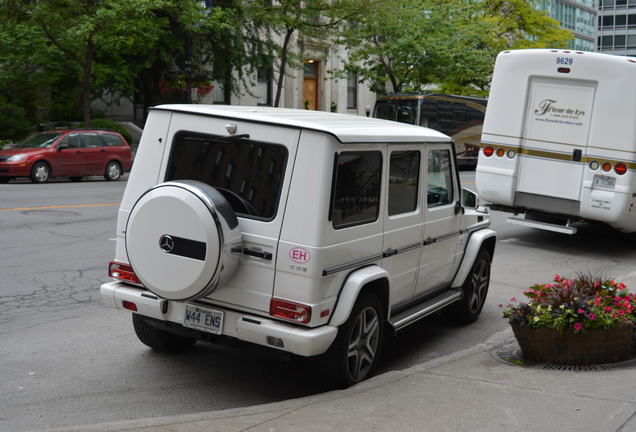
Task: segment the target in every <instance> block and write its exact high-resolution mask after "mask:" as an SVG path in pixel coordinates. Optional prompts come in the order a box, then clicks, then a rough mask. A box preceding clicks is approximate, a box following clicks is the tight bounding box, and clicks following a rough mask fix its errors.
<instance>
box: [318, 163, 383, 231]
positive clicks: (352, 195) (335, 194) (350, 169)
mask: <svg viewBox="0 0 636 432" xmlns="http://www.w3.org/2000/svg"><path fill="white" fill-rule="evenodd" d="M381 182H382V153H380V152H377V151H362V152H342V153H338V154H337V155H336V161H335V166H334V179H333V190H332V197H331V202H332V207H331V212H330V219H331V221H332V223H333V227H334V228H335V229H339V228H346V227H350V226H353V225H360V224H364V223H370V222H374V221H376V220H377V219H378V213H379V206H380V186H381Z"/></svg>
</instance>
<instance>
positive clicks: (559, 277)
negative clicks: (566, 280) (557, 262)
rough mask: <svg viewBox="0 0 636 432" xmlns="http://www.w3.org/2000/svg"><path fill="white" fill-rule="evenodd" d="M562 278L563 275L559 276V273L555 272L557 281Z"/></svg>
mask: <svg viewBox="0 0 636 432" xmlns="http://www.w3.org/2000/svg"><path fill="white" fill-rule="evenodd" d="M560 279H561V276H559V274H558V273H555V274H554V280H555V282H558V281H559V280H560Z"/></svg>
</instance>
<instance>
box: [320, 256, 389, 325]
mask: <svg viewBox="0 0 636 432" xmlns="http://www.w3.org/2000/svg"><path fill="white" fill-rule="evenodd" d="M381 279H386V280H387V283H388V280H389V274H388V273H387V271H386V270H384V269H383V268H381V267H379V266H377V265H372V266H369V267H364V268H361V269H359V270H355V271H354V272H352V273H351V274H349V276H348V277H347V279H346V281H345V283H344V285H343V286H342V289H341V290H340V295H339V296H338V303H337V304H336V307H335V309H334V311H333V314H332V315H331V320H330V322H329V325H331V326H334V327H338V326H340V325H342V324H344V323H345V321H347V319H348V318H349V315H350V314H351V311H352V310H353V305H354V304H355V302H356V300H357V299H358V295H359V294H360V291H361V290H362V288H363V287H364V286H365V285H367V284H368V283H370V282H373V281H377V280H381ZM387 295H388V293H387ZM389 304H390V302H387V310H386V311H385V312H386V315H385V316H387V317H388V316H389V314H388V312H389V310H388V308H389V306H388V305H389Z"/></svg>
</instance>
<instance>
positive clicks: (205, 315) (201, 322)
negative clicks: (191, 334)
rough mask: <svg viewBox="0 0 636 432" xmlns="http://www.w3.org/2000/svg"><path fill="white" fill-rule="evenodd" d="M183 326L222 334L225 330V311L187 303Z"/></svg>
mask: <svg viewBox="0 0 636 432" xmlns="http://www.w3.org/2000/svg"><path fill="white" fill-rule="evenodd" d="M183 326H184V327H190V328H193V329H197V330H203V331H205V332H208V333H214V334H221V330H223V312H221V311H218V310H215V309H210V308H206V307H201V306H195V305H191V304H187V305H186V308H185V315H184V317H183Z"/></svg>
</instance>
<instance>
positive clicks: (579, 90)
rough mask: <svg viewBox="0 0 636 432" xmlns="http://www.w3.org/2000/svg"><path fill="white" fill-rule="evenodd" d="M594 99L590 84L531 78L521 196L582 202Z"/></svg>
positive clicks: (523, 138) (522, 141) (519, 189)
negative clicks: (528, 195)
mask: <svg viewBox="0 0 636 432" xmlns="http://www.w3.org/2000/svg"><path fill="white" fill-rule="evenodd" d="M595 94H596V83H595V82H591V81H581V80H569V79H556V78H544V77H541V78H530V86H529V94H528V105H527V107H526V113H525V124H524V129H523V134H522V137H521V138H522V139H521V150H520V153H521V154H520V156H521V157H520V162H519V163H520V166H519V177H518V180H517V192H518V193H519V192H521V193H526V194H532V195H543V196H551V197H554V198H561V199H567V200H573V201H579V196H580V193H581V188H582V177H583V169H584V167H585V165H584V163H583V162H582V161H583V160H585V156H586V154H587V146H588V137H589V129H590V122H591V115H592V107H593V105H594V97H595Z"/></svg>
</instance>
